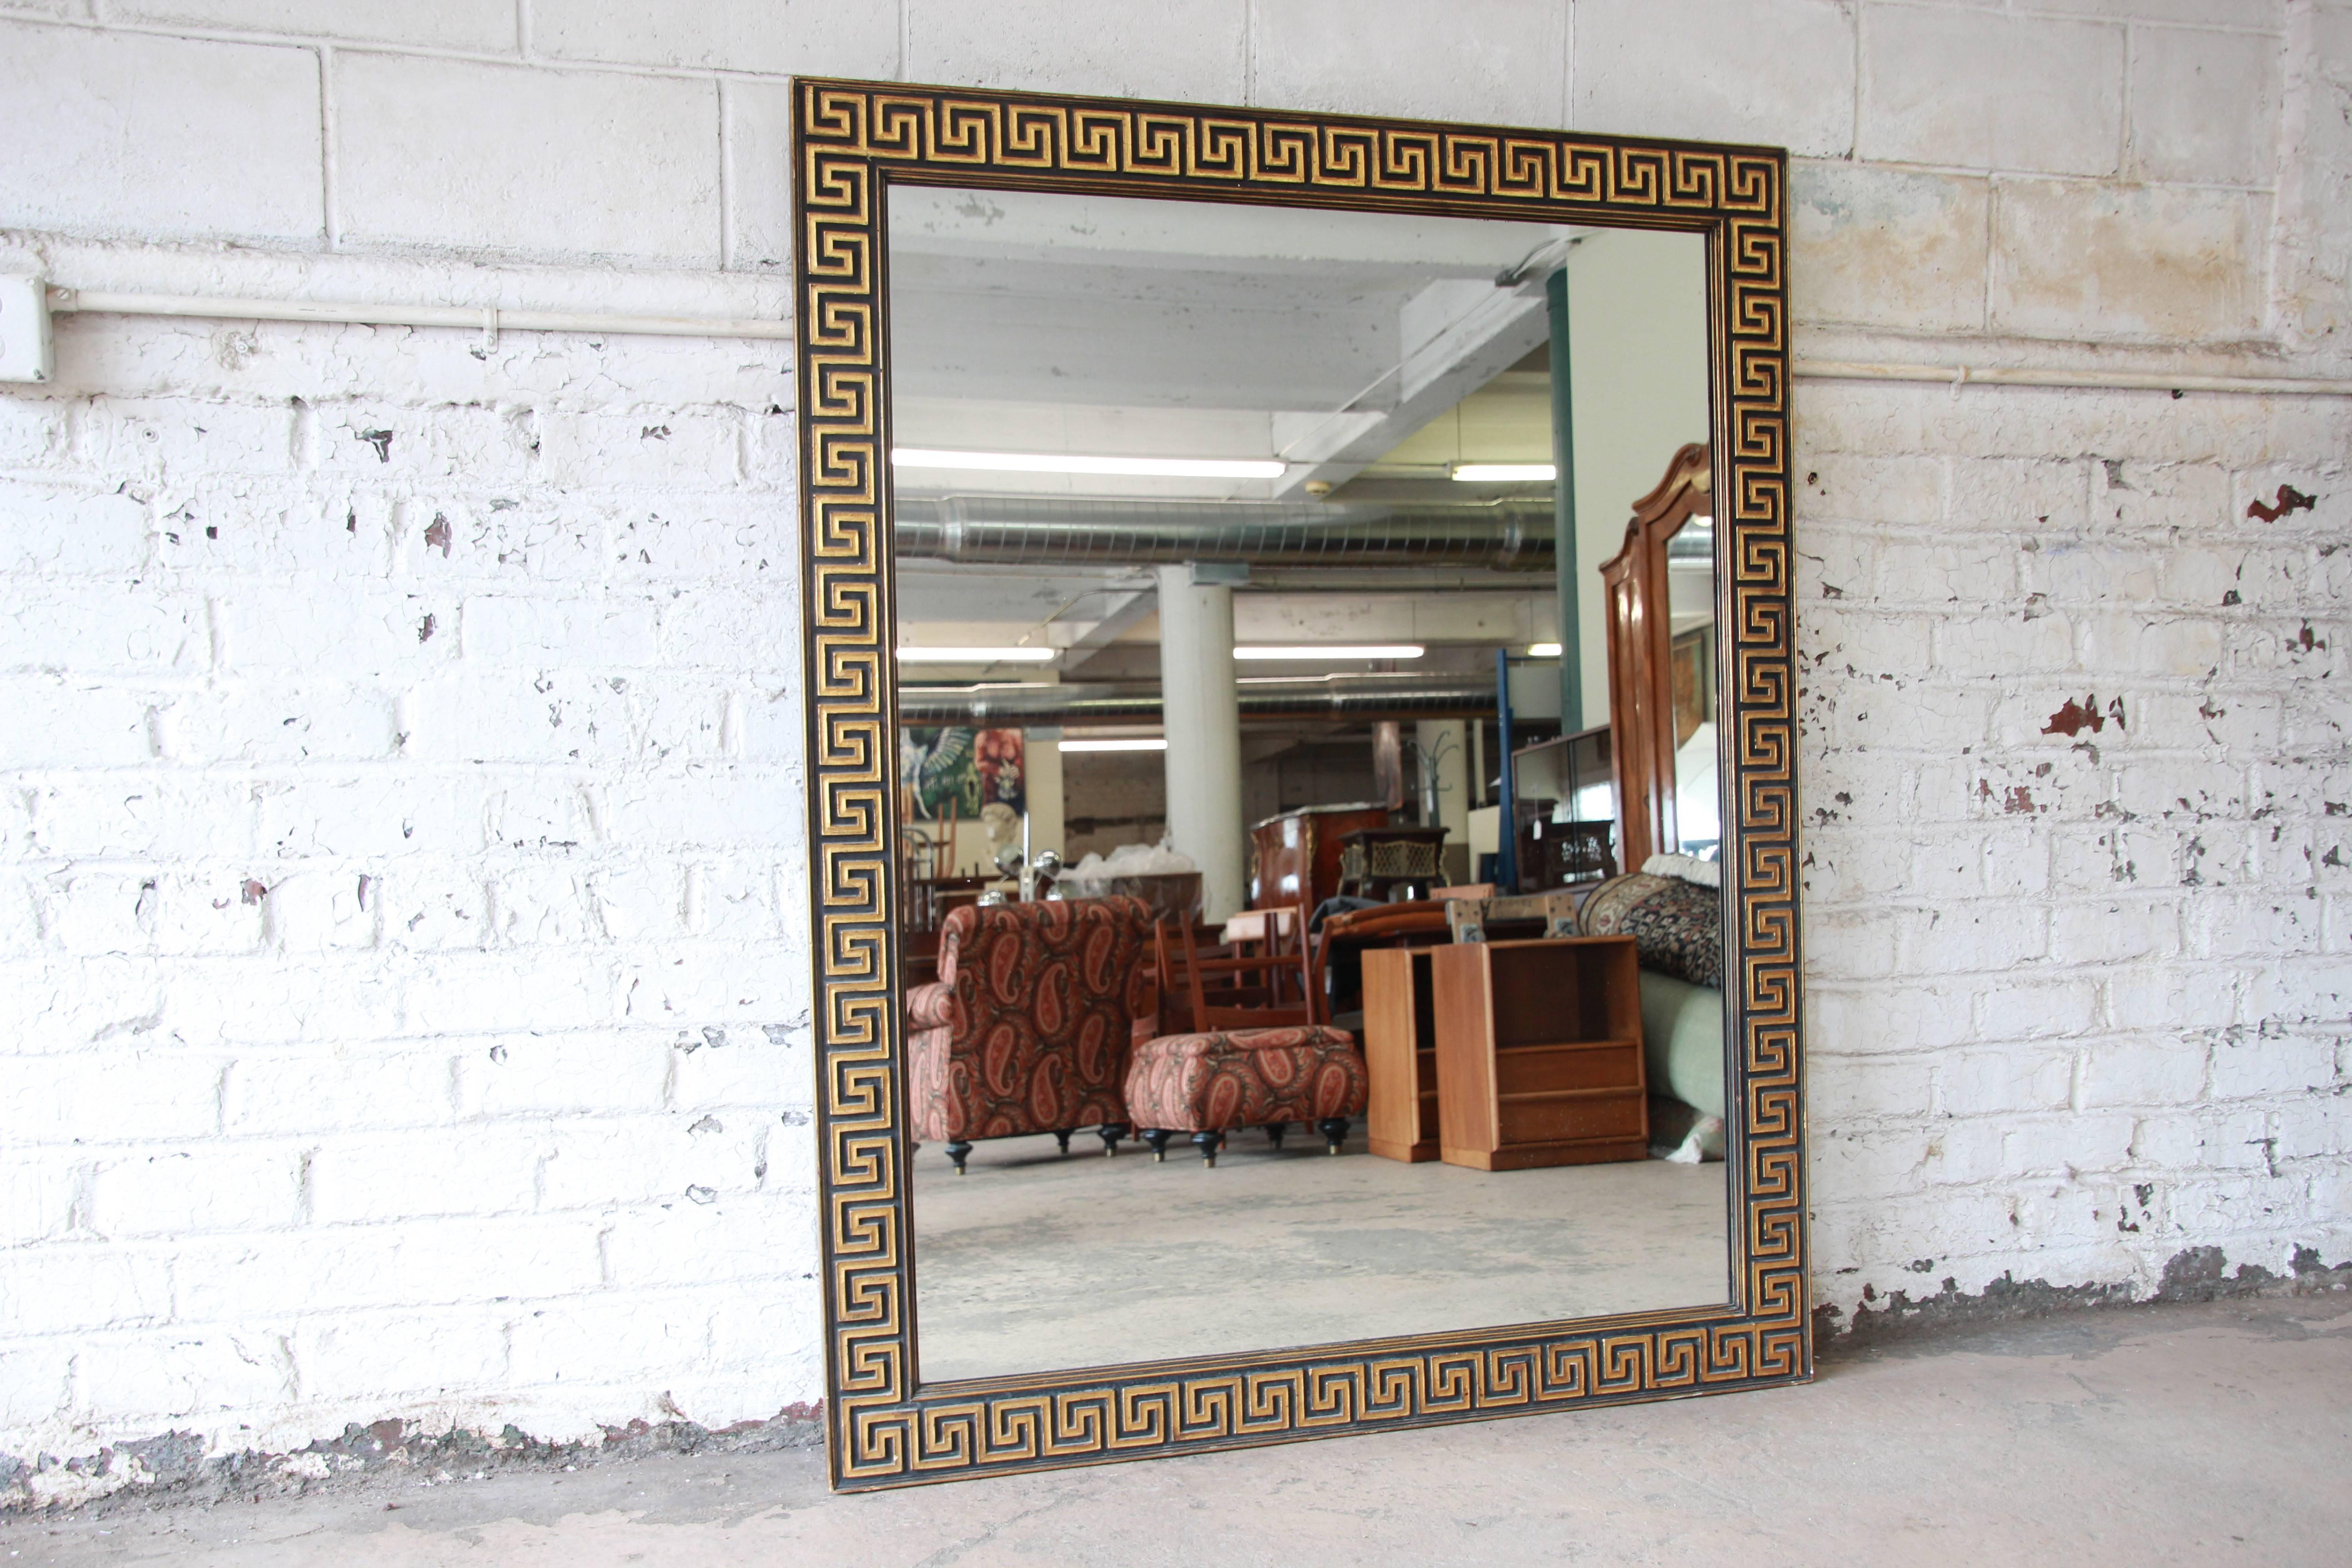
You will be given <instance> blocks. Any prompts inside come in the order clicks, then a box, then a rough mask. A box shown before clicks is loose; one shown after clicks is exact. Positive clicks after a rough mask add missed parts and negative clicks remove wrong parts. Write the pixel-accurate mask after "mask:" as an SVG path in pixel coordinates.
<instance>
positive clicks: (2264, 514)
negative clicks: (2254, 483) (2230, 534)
mask: <svg viewBox="0 0 2352 1568" xmlns="http://www.w3.org/2000/svg"><path fill="white" fill-rule="evenodd" d="M2318 500H2319V498H2318V497H2317V496H2307V495H2305V494H2304V493H2303V492H2302V491H2301V490H2299V489H2295V488H2294V486H2293V485H2281V486H2279V488H2278V495H2277V496H2276V497H2275V498H2274V499H2273V500H2272V501H2271V502H2270V503H2269V504H2268V505H2265V504H2263V502H2261V501H2249V502H2248V503H2247V504H2246V515H2247V516H2248V517H2254V518H2260V519H2261V520H2262V521H2264V522H2276V521H2278V520H2279V519H2281V518H2283V517H2284V516H2285V515H2286V514H2287V513H2289V512H2291V511H2309V510H2311V509H2312V507H2313V506H2314V505H2315V504H2316V503H2317V502H2318Z"/></svg>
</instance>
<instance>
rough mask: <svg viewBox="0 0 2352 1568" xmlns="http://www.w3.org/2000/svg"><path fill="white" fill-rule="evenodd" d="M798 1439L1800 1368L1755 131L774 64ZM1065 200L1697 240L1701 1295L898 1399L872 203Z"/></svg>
mask: <svg viewBox="0 0 2352 1568" xmlns="http://www.w3.org/2000/svg"><path fill="white" fill-rule="evenodd" d="M793 108H794V127H793V129H794V138H793V206H794V219H795V229H796V247H795V255H794V285H795V300H796V303H797V307H798V310H799V312H800V314H799V321H800V331H799V333H798V335H797V343H796V353H797V356H798V362H797V368H798V384H797V386H796V388H795V392H796V404H797V408H798V416H799V435H800V449H799V457H800V501H801V528H802V537H803V612H804V616H805V628H804V630H805V636H806V640H807V648H808V660H807V681H808V686H807V699H806V711H807V716H808V748H809V750H808V769H809V778H810V818H809V826H810V851H811V869H812V876H811V886H812V901H813V909H812V924H811V931H812V932H813V935H814V942H813V953H812V957H813V962H814V999H815V1005H814V1031H815V1038H816V1058H817V1061H816V1070H817V1092H816V1101H817V1131H818V1163H819V1184H820V1192H819V1207H820V1215H819V1231H820V1238H819V1239H820V1247H821V1252H822V1268H823V1280H824V1292H823V1295H824V1333H825V1341H826V1342H825V1390H826V1401H825V1410H826V1420H827V1438H828V1441H827V1448H828V1451H829V1454H830V1460H831V1467H832V1474H833V1480H834V1485H835V1487H836V1488H840V1489H864V1488H871V1487H886V1486H899V1485H905V1484H908V1483H910V1482H919V1481H930V1480H944V1479H955V1478H958V1477H964V1476H974V1475H983V1474H1002V1473H1005V1472H1009V1471H1013V1470H1022V1469H1040V1468H1056V1467H1061V1466H1067V1465H1078V1464H1093V1463H1100V1462H1103V1461H1106V1460H1110V1459H1120V1458H1144V1457H1148V1456H1153V1455H1161V1454H1175V1453H1187V1452H1195V1451H1202V1450H1207V1449H1212V1448H1219V1447H1242V1446H1247V1445H1255V1444H1260V1443H1268V1442H1280V1441H1285V1440H1291V1439H1297V1438H1304V1437H1312V1436H1330V1435H1336V1434H1339V1433H1346V1432H1360V1431H1375V1430H1382V1429H1388V1428H1394V1427H1402V1426H1424V1425H1429V1424H1433V1423H1438V1422H1448V1421H1462V1420H1474V1419H1486V1418H1490V1417H1493V1416H1497V1415H1516V1414H1524V1413H1528V1412H1533V1411H1538V1410H1552V1409H1566V1408H1572V1407H1575V1406H1580V1405H1609V1404H1622V1403H1625V1402H1628V1401H1633V1400H1641V1399H1655V1398H1666V1397H1674V1396H1678V1395H1685V1394H1707V1393H1717V1392H1725V1391H1728V1390H1733V1389H1738V1388H1751V1387H1759V1386H1764V1385H1769V1384H1782V1383H1789V1382H1797V1381H1802V1380H1804V1379H1806V1378H1809V1377H1811V1374H1812V1334H1811V1314H1810V1312H1809V1310H1808V1304H1809V1300H1810V1293H1809V1289H1808V1282H1807V1277H1806V1269H1807V1233H1806V1218H1805V1212H1806V1211H1805V1204H1806V1195H1805V1166H1804V1070H1803V1052H1802V1048H1801V1027H1800V1009H1801V999H1800V984H1799V975H1800V973H1801V968H1800V955H1799V951H1798V940H1799V931H1798V907H1797V895H1796V867H1797V861H1798V854H1799V851H1798V844H1797V826H1798V814H1797V794H1796V790H1797V780H1796V763H1797V751H1796V742H1797V731H1796V708H1795V700H1796V670H1795V660H1794V647H1795V629H1794V624H1793V616H1792V606H1791V602H1790V540H1789V505H1790V483H1789V407H1788V396H1789V344H1788V289H1787V279H1786V276H1785V271H1784V269H1785V267H1786V264H1787V255H1788V234H1787V218H1786V212H1785V201H1786V189H1787V162H1786V158H1785V155H1784V154H1783V153H1780V151H1779V150H1777V149H1771V148H1756V147H1729V146H1715V145H1706V144H1699V143H1691V142H1661V141H1653V140H1644V139H1641V138H1634V137H1618V136H1596V135H1584V134H1578V133H1575V132H1541V131H1525V130H1507V129H1499V128H1492V127H1479V126H1463V125H1444V124H1430V123H1423V122H1417V121H1386V120H1373V119H1366V118H1361V117H1356V116H1342V115H1324V114H1308V113H1288V112H1282V111H1273V110H1249V109H1230V108H1216V107H1204V106H1192V105H1183V104H1163V103H1146V102H1140V101H1129V100H1104V99H1079V98H1059V97H1048V96H1044V95H1038V94H1030V93H1016V92H997V91H990V90H979V89H949V88H927V87H908V86H903V85H898V84H892V83H881V82H853V81H831V80H818V79H800V80H798V81H796V82H795V83H794V84H793ZM891 183H903V184H929V185H959V186H982V187H997V188H1003V189H1016V190H1059V191H1071V192H1082V193H1090V194H1096V195H1129V196H1157V197H1166V198H1177V199H1187V200H1207V201H1223V202H1243V203H1260V204H1266V205H1306V206H1323V207H1349V208H1355V209H1358V210H1370V211H1387V212H1397V213H1412V214H1433V215H1439V216H1469V217H1489V218H1506V219H1516V220H1519V221H1534V222H1549V223H1578V224H1595V225H1608V226H1632V227H1653V228H1658V227H1663V228H1675V229H1680V230H1685V231H1688V232H1695V233H1699V234H1703V235H1705V236H1706V237H1707V240H1708V290H1709V300H1708V338H1709V359H1710V374H1711V378H1712V410H1713V416H1714V429H1715V431H1716V433H1717V434H1716V439H1715V442H1714V448H1715V478H1714V484H1715V494H1716V496H1717V508H1716V510H1717V538H1718V540H1719V541H1721V543H1719V544H1718V560H1719V562H1720V563H1721V572H1720V576H1721V578H1722V583H1721V586H1720V587H1719V588H1718V593H1719V595H1720V596H1721V599H1722V605H1721V606H1720V608H1721V610H1722V612H1723V614H1724V620H1723V624H1724V625H1725V626H1727V627H1728V628H1729V631H1730V636H1729V637H1727V638H1726V639H1724V640H1725V645H1726V646H1725V651H1724V654H1723V658H1724V661H1725V668H1724V675H1725V679H1724V683H1723V684H1724V689H1725V690H1726V692H1727V706H1728V709H1729V714H1728V717H1729V721H1730V725H1731V728H1732V731H1733V743H1732V745H1731V747H1730V748H1729V752H1728V763H1727V771H1728V773H1729V782H1730V785H1731V791H1730V796H1729V798H1730V799H1731V800H1732V802H1733V803H1734V805H1735V806H1736V810H1735V811H1733V812H1731V813H1727V814H1726V815H1727V820H1728V821H1729V823H1730V826H1731V841H1730V843H1729V845H1728V846H1727V848H1728V851H1729V852H1728V853H1727V855H1726V856H1725V857H1724V860H1725V864H1726V866H1727V868H1728V869H1729V871H1730V876H1729V878H1728V879H1727V888H1726V903H1727V910H1726V913H1727V919H1728V932H1729V936H1730V951H1729V953H1728V955H1727V956H1728V957H1729V959H1730V963H1728V964H1727V972H1728V973H1731V974H1732V975H1734V976H1735V977H1736V982H1737V983H1736V984H1734V985H1732V986H1731V987H1729V990H1728V1000H1729V1002H1730V1004H1731V1005H1730V1007H1729V1009H1728V1010H1729V1012H1730V1015H1731V1020H1732V1024H1731V1032H1732V1037H1733V1042H1734V1046H1733V1049H1732V1052H1731V1062H1730V1068H1731V1080H1730V1082H1729V1084H1728V1085H1727V1089H1728V1093H1727V1097H1726V1099H1727V1105H1728V1107H1729V1109H1730V1112H1731V1114H1730V1116H1729V1118H1728V1121H1729V1122H1730V1134H1731V1136H1730V1157H1729V1161H1728V1163H1727V1175H1728V1178H1729V1179H1728V1181H1727V1188H1728V1189H1729V1208H1730V1213H1729V1215H1728V1218H1729V1220H1730V1241H1731V1247H1730V1252H1731V1268H1730V1276H1729V1280H1728V1289H1727V1300H1726V1302H1725V1303H1723V1304H1721V1305H1712V1306H1700V1307H1694V1308H1690V1309H1686V1310H1675V1311H1664V1312H1647V1313H1634V1314H1627V1315H1621V1316H1616V1317H1608V1318H1590V1319H1577V1320H1570V1321H1563V1322H1557V1323H1538V1324H1526V1325H1518V1326H1515V1327H1512V1328H1508V1329H1490V1330H1475V1331H1463V1332H1460V1333H1457V1334H1443V1335H1423V1336H1418V1337H1411V1338H1399V1339H1386V1340H1372V1341H1363V1342H1354V1343H1346V1344H1337V1345H1323V1346H1314V1347H1307V1348H1304V1349H1286V1350H1275V1351H1266V1352H1255V1353H1251V1354H1244V1355H1233V1356H1219V1357H1209V1358H1202V1359H1196V1360H1188V1361H1173V1362H1161V1363H1142V1364H1137V1365H1129V1366H1119V1367H1097V1368H1087V1369H1082V1370H1079V1371H1074V1372H1066V1373H1040V1374H1036V1375H1034V1376H1023V1377H1007V1378H994V1379H988V1380H984V1381H978V1382H966V1383H950V1384H920V1383H919V1381H918V1371H917V1360H916V1344H915V1289H914V1279H915V1277H914V1258H913V1255H912V1247H911V1245H910V1243H911V1228H910V1222H911V1204H910V1198H909V1192H908V1183H907V1158H908V1152H907V1134H906V1131H905V1117H904V1096H905V1082H906V1080H905V1073H904V1068H903V1058H902V1055H901V1052H902V1047H903V1043H904V1042H903V1037H902V1032H901V1019H900V1015H899V1010H898V994H899V985H898V974H897V973H896V964H897V950H896V944H895V942H894V940H893V935H892V933H893V931H894V929H895V921H896V911H895V910H894V907H893V904H894V890H893V887H892V873H891V858H890V852H889V851H890V846H891V844H892V842H893V840H894V837H895V835H896V830H897V824H896V808H897V802H896V790H895V788H894V787H893V782H894V772H895V762H894V758H895V753H896V742H895V737H894V735H893V733H892V715H893V713H894V711H895V704H896V697H897V689H896V672H895V670H894V668H893V662H892V658H891V653H890V649H891V646H892V642H893V629H894V625H895V613H894V608H893V585H892V568H891V560H890V552H889V549H888V535H887V521H886V520H887V517H888V507H889V474H888V465H887V461H886V459H885V453H886V452H887V447H888V426H889V400H888V391H887V384H886V379H885V369H886V365H887V310H886V299H885V293H884V276H885V274H884V268H885V262H886V259H887V258H886V251H885V247H886V245H887V233H886V223H885V218H886V212H885V203H886V192H887V185H888V184H891Z"/></svg>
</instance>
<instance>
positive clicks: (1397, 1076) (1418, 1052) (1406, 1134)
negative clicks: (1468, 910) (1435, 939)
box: [1363, 947, 1438, 1163]
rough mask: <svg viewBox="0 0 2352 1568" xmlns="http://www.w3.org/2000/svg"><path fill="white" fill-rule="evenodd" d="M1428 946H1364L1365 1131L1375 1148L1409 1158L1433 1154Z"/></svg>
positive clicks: (1433, 1023)
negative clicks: (1367, 1088)
mask: <svg viewBox="0 0 2352 1568" xmlns="http://www.w3.org/2000/svg"><path fill="white" fill-rule="evenodd" d="M1435 951H1436V950H1435V949H1433V948H1427V947H1373V948H1367V949H1365V950H1364V955H1363V956H1364V1068H1365V1070H1366V1071H1367V1072H1368V1073H1369V1074H1370V1077H1371V1080H1372V1082H1371V1104H1370V1110H1367V1111H1366V1113H1365V1131H1367V1132H1369V1133H1370V1136H1371V1144H1372V1152H1373V1153H1375V1154H1378V1155H1381V1157H1382V1158H1384V1159H1390V1160H1402V1161H1404V1162H1406V1163H1416V1162H1419V1161H1422V1160H1434V1159H1436V1158H1437V1149H1438V1137H1437V1009H1436V998H1435V997H1434V995H1433V994H1432V991H1431V986H1430V978H1429V963H1430V958H1429V955H1430V954H1431V953H1432V952H1435Z"/></svg>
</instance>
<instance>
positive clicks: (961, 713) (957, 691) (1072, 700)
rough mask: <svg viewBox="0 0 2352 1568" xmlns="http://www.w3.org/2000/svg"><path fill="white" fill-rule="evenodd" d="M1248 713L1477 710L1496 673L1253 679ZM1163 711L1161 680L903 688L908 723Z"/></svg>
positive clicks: (1486, 702)
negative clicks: (1490, 675)
mask: <svg viewBox="0 0 2352 1568" xmlns="http://www.w3.org/2000/svg"><path fill="white" fill-rule="evenodd" d="M1241 709H1242V717H1243V718H1244V720H1249V719H1278V718H1307V719H1353V720H1359V721H1365V722H1370V721H1378V720H1384V719H1400V720H1402V719H1453V718H1472V717H1476V716H1478V715H1481V714H1488V713H1492V712H1494V711H1495V686H1494V682H1492V681H1486V680H1477V679H1467V678H1462V677H1454V676H1443V677H1435V678H1427V679H1412V678H1409V677H1408V678H1400V677H1397V676H1348V675H1334V676H1316V677H1305V678H1300V679H1270V680H1245V681H1244V682H1242V685H1241ZM1159 720H1160V688H1159V686H1158V684H1157V683H1156V682H1145V681H1120V682H1097V683H1093V684H1087V685H1069V686H1016V685H1011V684H1004V685H988V686H949V687H939V686H913V687H900V688H899V689H898V721H899V722H900V723H902V724H1003V725H1004V726H1005V727H1007V728H1023V727H1032V726H1035V725H1040V724H1136V723H1145V724H1149V723H1156V722H1158V721H1159Z"/></svg>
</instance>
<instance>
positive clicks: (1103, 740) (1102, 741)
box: [1061, 735, 1168, 752]
mask: <svg viewBox="0 0 2352 1568" xmlns="http://www.w3.org/2000/svg"><path fill="white" fill-rule="evenodd" d="M1061 747H1062V750H1064V751H1066V752H1164V751H1166V750H1167V749H1168V742H1167V741H1166V739H1165V738H1163V737H1161V736H1158V735H1150V736H1135V735H1105V736H1098V737H1097V738H1095V739H1093V740H1086V739H1080V740H1075V741H1074V740H1071V739H1070V738H1069V737H1068V736H1064V737H1063V738H1062V741H1061Z"/></svg>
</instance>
